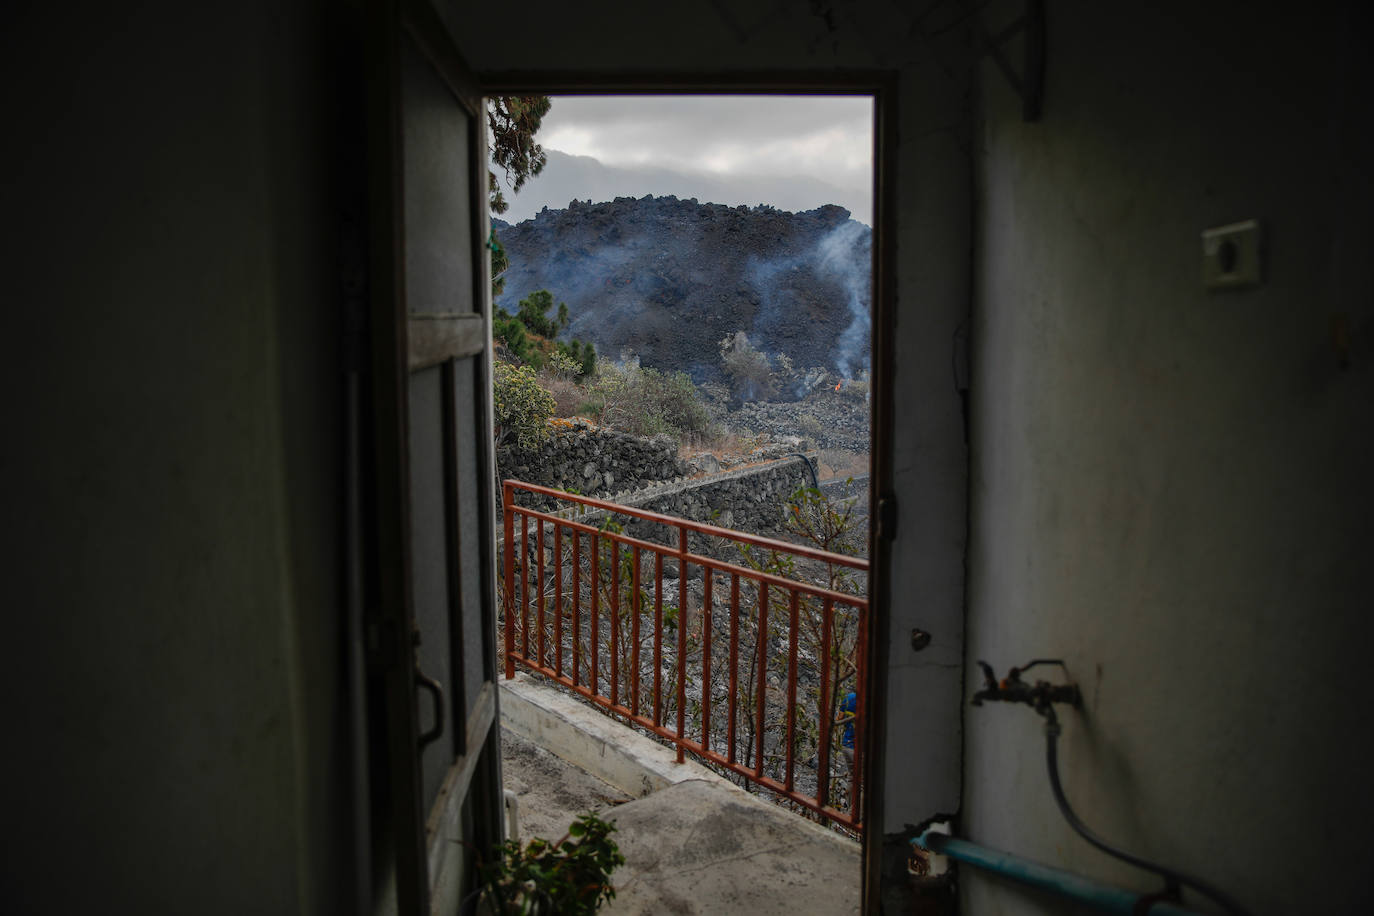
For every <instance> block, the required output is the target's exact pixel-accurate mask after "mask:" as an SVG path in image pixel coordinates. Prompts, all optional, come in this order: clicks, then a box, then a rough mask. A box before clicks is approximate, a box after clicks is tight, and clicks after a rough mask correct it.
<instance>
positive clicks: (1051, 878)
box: [911, 830, 1202, 916]
mask: <svg viewBox="0 0 1374 916" xmlns="http://www.w3.org/2000/svg"><path fill="white" fill-rule="evenodd" d="M911 842H912V844H913V845H915V846H919V847H920V848H922V849H925V850H927V851H929V852H934V853H939V854H940V855H943V856H949V857H950V858H951V859H957V860H958V861H960V862H964V863H966V864H968V865H972V866H974V867H975V868H982V869H986V870H988V871H991V872H996V873H997V874H999V875H1005V876H1006V877H1008V878H1011V879H1012V880H1015V881H1020V882H1021V883H1022V884H1029V885H1031V886H1032V887H1038V888H1041V889H1043V890H1047V891H1053V892H1054V893H1056V894H1060V895H1061V896H1064V897H1070V898H1072V899H1074V900H1077V901H1079V902H1081V903H1086V904H1088V905H1089V906H1094V907H1096V908H1098V909H1099V910H1102V911H1103V912H1106V913H1123V914H1126V916H1130V914H1133V913H1136V912H1137V909H1136V907H1137V906H1139V904H1140V901H1141V898H1142V897H1144V896H1145V895H1144V894H1141V893H1139V892H1137V891H1128V890H1125V889H1124V888H1120V887H1113V886H1111V885H1110V884H1102V883H1100V882H1097V881H1093V880H1092V879H1091V878H1085V877H1083V876H1082V875H1076V874H1074V873H1073V872H1068V871H1064V870H1063V869H1062V868H1053V867H1051V866H1049V865H1042V864H1040V863H1039V862H1033V861H1031V860H1030V859H1023V858H1021V857H1020V856H1017V855H1012V854H1011V853H1009V852H1001V851H1000V850H996V849H990V848H988V847H987V846H982V845H980V844H978V843H972V842H970V841H968V840H960V839H957V838H955V837H952V836H950V835H949V834H945V833H937V832H935V831H933V830H927V831H926V832H925V833H923V834H921V835H920V836H919V837H917V838H916V839H914V840H912V841H911ZM1147 912H1148V913H1149V916H1202V914H1200V913H1198V912H1197V911H1196V910H1188V909H1184V908H1183V907H1181V906H1179V905H1178V904H1176V903H1170V902H1169V901H1167V900H1158V901H1155V902H1154V903H1153V904H1151V905H1150V908H1149V910H1148V911H1147Z"/></svg>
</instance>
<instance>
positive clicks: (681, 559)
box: [677, 525, 687, 763]
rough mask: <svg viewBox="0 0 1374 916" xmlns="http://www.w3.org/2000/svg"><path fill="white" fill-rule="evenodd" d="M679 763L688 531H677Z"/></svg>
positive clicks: (684, 722) (683, 709)
mask: <svg viewBox="0 0 1374 916" xmlns="http://www.w3.org/2000/svg"><path fill="white" fill-rule="evenodd" d="M677 534H678V538H677V594H678V598H677V762H678V763H683V762H684V761H685V760H686V758H685V757H684V756H683V748H682V739H683V736H684V735H685V734H686V728H687V529H686V528H685V527H683V526H681V525H679V526H678V529H677Z"/></svg>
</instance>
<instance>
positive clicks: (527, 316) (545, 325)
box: [516, 289, 568, 339]
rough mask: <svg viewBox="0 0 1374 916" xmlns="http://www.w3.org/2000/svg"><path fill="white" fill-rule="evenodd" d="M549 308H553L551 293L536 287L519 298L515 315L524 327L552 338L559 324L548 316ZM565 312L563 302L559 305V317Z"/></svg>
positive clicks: (566, 312) (564, 314) (566, 309)
mask: <svg viewBox="0 0 1374 916" xmlns="http://www.w3.org/2000/svg"><path fill="white" fill-rule="evenodd" d="M551 308H553V293H551V292H549V291H548V290H546V289H537V290H535V291H534V292H532V293H530V294H529V295H528V296H526V297H525V298H524V299H521V300H520V306H519V311H517V312H516V317H517V318H519V319H520V320H521V321H522V322H524V324H525V327H527V328H529V329H530V330H531V331H533V332H534V333H536V334H538V335H539V336H540V337H547V338H550V339H552V338H553V337H556V336H557V335H558V331H559V328H560V327H561V326H560V324H559V322H558V320H557V319H551V318H549V309H551ZM567 314H568V306H567V303H563V304H562V305H561V306H560V307H559V317H560V318H564V317H565V316H566V315H567ZM564 323H566V322H564Z"/></svg>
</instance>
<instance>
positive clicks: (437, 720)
mask: <svg viewBox="0 0 1374 916" xmlns="http://www.w3.org/2000/svg"><path fill="white" fill-rule="evenodd" d="M415 686H416V687H418V688H419V689H421V690H425V691H428V692H429V695H430V696H431V697H432V698H433V700H434V727H433V728H431V729H430V730H429V731H427V732H423V733H421V735H420V749H421V750H424V748H425V747H426V746H427V745H430V744H433V743H434V742H435V741H438V740H439V736H440V735H442V734H443V733H444V686H443V685H442V684H440V683H439V682H438V681H436V680H435V679H434V678H432V677H430V676H429V675H427V674H425V673H424V672H423V671H421V670H420V666H419V665H416V666H415Z"/></svg>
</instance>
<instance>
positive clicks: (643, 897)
mask: <svg viewBox="0 0 1374 916" xmlns="http://www.w3.org/2000/svg"><path fill="white" fill-rule="evenodd" d="M502 772H503V777H504V780H505V783H506V788H508V789H511V790H513V791H514V792H515V793H516V795H517V797H518V798H519V803H520V824H521V826H520V833H521V836H522V838H523V839H528V838H529V837H531V836H544V837H547V838H548V839H554V840H556V839H558V838H560V837H561V836H562V835H563V834H564V833H565V832H566V830H567V825H568V824H569V823H571V822H572V820H573V819H574V818H575V817H576V816H577V815H579V814H582V813H584V812H586V811H597V812H599V813H601V815H602V816H603V817H605V818H606V819H607V820H611V821H613V822H614V823H615V825H616V827H617V832H616V834H615V835H614V836H615V839H616V841H617V842H618V843H619V845H620V849H621V852H623V853H624V855H625V859H626V862H625V865H624V866H622V867H621V868H619V869H617V870H616V872H615V873H614V874H613V875H612V878H611V880H612V883H613V884H614V885H615V887H616V898H615V900H614V901H613V902H612V903H611V905H610V906H609V907H608V908H607V912H611V913H618V914H627V916H628V914H640V913H654V914H659V913H674V914H676V913H684V914H688V913H713V914H720V913H724V914H730V913H746V914H763V916H767V914H791V916H796V914H804V913H817V914H822V913H824V914H831V913H835V914H841V913H854V912H857V911H858V909H859V846H858V844H857V843H854V842H852V841H850V840H847V839H845V838H843V837H840V836H838V835H837V834H834V833H832V832H830V831H827V830H825V829H824V828H821V827H820V826H818V825H816V824H813V823H811V822H809V821H805V820H803V819H801V818H799V817H797V816H796V815H794V814H791V813H790V812H787V811H785V810H783V809H781V808H778V807H776V806H774V805H771V804H769V803H767V802H764V801H761V800H759V799H757V798H755V797H753V796H752V795H749V794H748V793H745V792H743V791H741V790H739V789H736V788H734V787H732V786H728V785H725V784H723V783H722V782H718V781H716V782H713V781H705V780H698V779H688V780H686V781H684V782H679V783H677V784H675V785H671V786H669V787H667V788H663V789H659V790H658V791H655V792H652V793H651V794H648V795H645V796H643V797H642V798H638V799H635V800H633V801H631V800H629V797H628V796H627V795H626V794H625V793H624V792H623V791H621V790H619V789H616V788H614V787H612V786H610V785H609V784H607V783H605V782H602V781H601V780H600V779H597V778H596V777H594V776H592V775H590V774H588V773H586V772H585V771H583V770H581V769H580V768H578V767H576V766H574V765H572V764H571V763H567V762H566V761H564V760H562V759H561V758H559V757H556V756H554V755H553V754H551V753H549V752H548V751H546V750H544V749H543V748H541V747H538V746H537V745H535V744H533V743H532V742H530V741H528V740H525V739H524V738H520V737H518V736H517V735H515V734H512V733H511V732H510V731H509V730H507V729H502Z"/></svg>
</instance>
